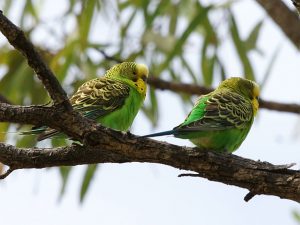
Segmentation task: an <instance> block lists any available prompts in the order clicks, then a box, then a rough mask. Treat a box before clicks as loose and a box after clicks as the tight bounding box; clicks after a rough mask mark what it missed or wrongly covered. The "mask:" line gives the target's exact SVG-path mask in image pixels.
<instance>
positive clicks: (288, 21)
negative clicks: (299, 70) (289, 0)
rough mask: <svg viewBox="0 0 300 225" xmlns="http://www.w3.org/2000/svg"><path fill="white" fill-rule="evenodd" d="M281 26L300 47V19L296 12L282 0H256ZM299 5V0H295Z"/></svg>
mask: <svg viewBox="0 0 300 225" xmlns="http://www.w3.org/2000/svg"><path fill="white" fill-rule="evenodd" d="M256 1H257V2H258V3H259V4H260V5H261V6H262V7H263V8H264V9H265V10H266V12H267V13H268V14H269V16H270V17H271V18H272V19H273V21H274V22H275V23H276V24H277V25H278V26H279V27H280V29H281V30H282V31H283V32H284V33H285V35H286V36H287V37H288V38H289V39H290V41H291V42H292V43H293V44H294V45H295V46H296V47H297V48H298V49H299V48H300V32H299V30H300V20H299V17H298V15H297V13H296V12H294V11H292V10H290V9H289V8H288V7H287V6H286V5H285V4H284V3H283V2H282V1H279V0H275V1H270V0H256ZM293 2H295V3H296V4H294V5H295V6H298V7H299V5H300V4H299V0H294V1H293Z"/></svg>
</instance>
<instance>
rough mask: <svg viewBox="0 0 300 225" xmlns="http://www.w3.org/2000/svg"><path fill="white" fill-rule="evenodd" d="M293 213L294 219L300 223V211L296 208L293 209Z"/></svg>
mask: <svg viewBox="0 0 300 225" xmlns="http://www.w3.org/2000/svg"><path fill="white" fill-rule="evenodd" d="M292 214H293V217H294V219H295V220H296V221H297V222H298V224H300V213H299V212H298V211H296V210H293V211H292Z"/></svg>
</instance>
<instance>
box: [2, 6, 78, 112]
mask: <svg viewBox="0 0 300 225" xmlns="http://www.w3.org/2000/svg"><path fill="white" fill-rule="evenodd" d="M0 31H1V32H2V34H3V35H4V36H5V37H6V38H7V40H8V41H9V43H10V44H11V45H12V46H14V47H15V48H16V49H17V50H19V51H20V52H21V53H22V54H23V55H24V56H25V57H26V59H27V60H28V65H29V66H30V67H31V68H32V69H33V70H34V71H35V72H36V74H37V76H38V78H39V79H40V80H41V81H42V82H43V84H44V86H45V88H46V89H47V91H48V93H49V95H50V97H51V98H52V100H53V101H54V103H55V104H56V105H61V106H63V107H65V109H67V110H70V109H71V108H72V106H71V104H70V102H69V100H68V97H67V94H66V93H65V91H64V90H63V88H62V87H61V86H60V84H59V82H58V80H57V79H56V77H55V75H54V74H53V73H52V71H51V70H50V69H49V67H48V66H47V65H46V64H45V63H44V61H43V60H42V58H41V56H40V55H39V54H38V52H37V51H36V49H35V48H34V46H33V45H32V43H31V42H30V41H28V40H27V39H26V37H25V34H24V32H23V31H22V30H21V29H20V28H18V27H17V26H16V25H14V24H13V23H12V22H11V21H10V20H9V19H7V18H6V17H5V16H4V15H3V13H2V11H0Z"/></svg>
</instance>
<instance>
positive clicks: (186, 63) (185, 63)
mask: <svg viewBox="0 0 300 225" xmlns="http://www.w3.org/2000/svg"><path fill="white" fill-rule="evenodd" d="M179 57H180V59H181V63H182V64H183V66H184V67H185V68H186V70H187V71H188V73H189V74H190V76H191V78H192V79H193V82H194V83H197V77H196V74H195V73H194V71H193V69H192V68H191V66H190V65H189V63H188V62H187V60H186V59H185V58H184V56H183V55H180V56H179Z"/></svg>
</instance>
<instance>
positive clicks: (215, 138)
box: [144, 77, 259, 153]
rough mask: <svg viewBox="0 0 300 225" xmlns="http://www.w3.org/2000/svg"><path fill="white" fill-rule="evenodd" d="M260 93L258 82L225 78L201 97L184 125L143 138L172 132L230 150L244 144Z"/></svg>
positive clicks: (198, 143) (208, 146)
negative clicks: (215, 87)
mask: <svg viewBox="0 0 300 225" xmlns="http://www.w3.org/2000/svg"><path fill="white" fill-rule="evenodd" d="M258 96H259V87H258V85H257V84H256V83H255V82H253V81H250V80H247V79H244V78H239V77H232V78H229V79H226V80H224V81H223V82H222V83H221V84H220V85H219V87H218V88H217V89H216V90H214V91H213V92H211V93H209V94H207V95H202V96H200V97H199V98H198V100H197V101H196V104H195V105H194V107H193V109H192V111H191V112H190V113H189V115H188V116H187V118H186V119H185V121H184V122H183V123H182V124H180V125H179V126H177V127H175V128H174V129H173V130H170V131H165V132H160V133H155V134H149V135H145V136H144V137H155V136H162V135H169V134H173V135H174V136H175V137H177V138H183V139H189V140H190V141H191V142H192V143H194V144H195V145H196V146H198V147H200V148H202V149H207V150H214V151H218V152H230V153H231V152H233V151H235V150H236V149H237V148H238V147H239V146H240V145H241V144H242V142H243V141H244V140H245V138H246V136H247V134H248V132H249V130H250V128H251V126H252V123H253V120H254V116H255V115H256V113H257V110H258V106H259V105H258Z"/></svg>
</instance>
